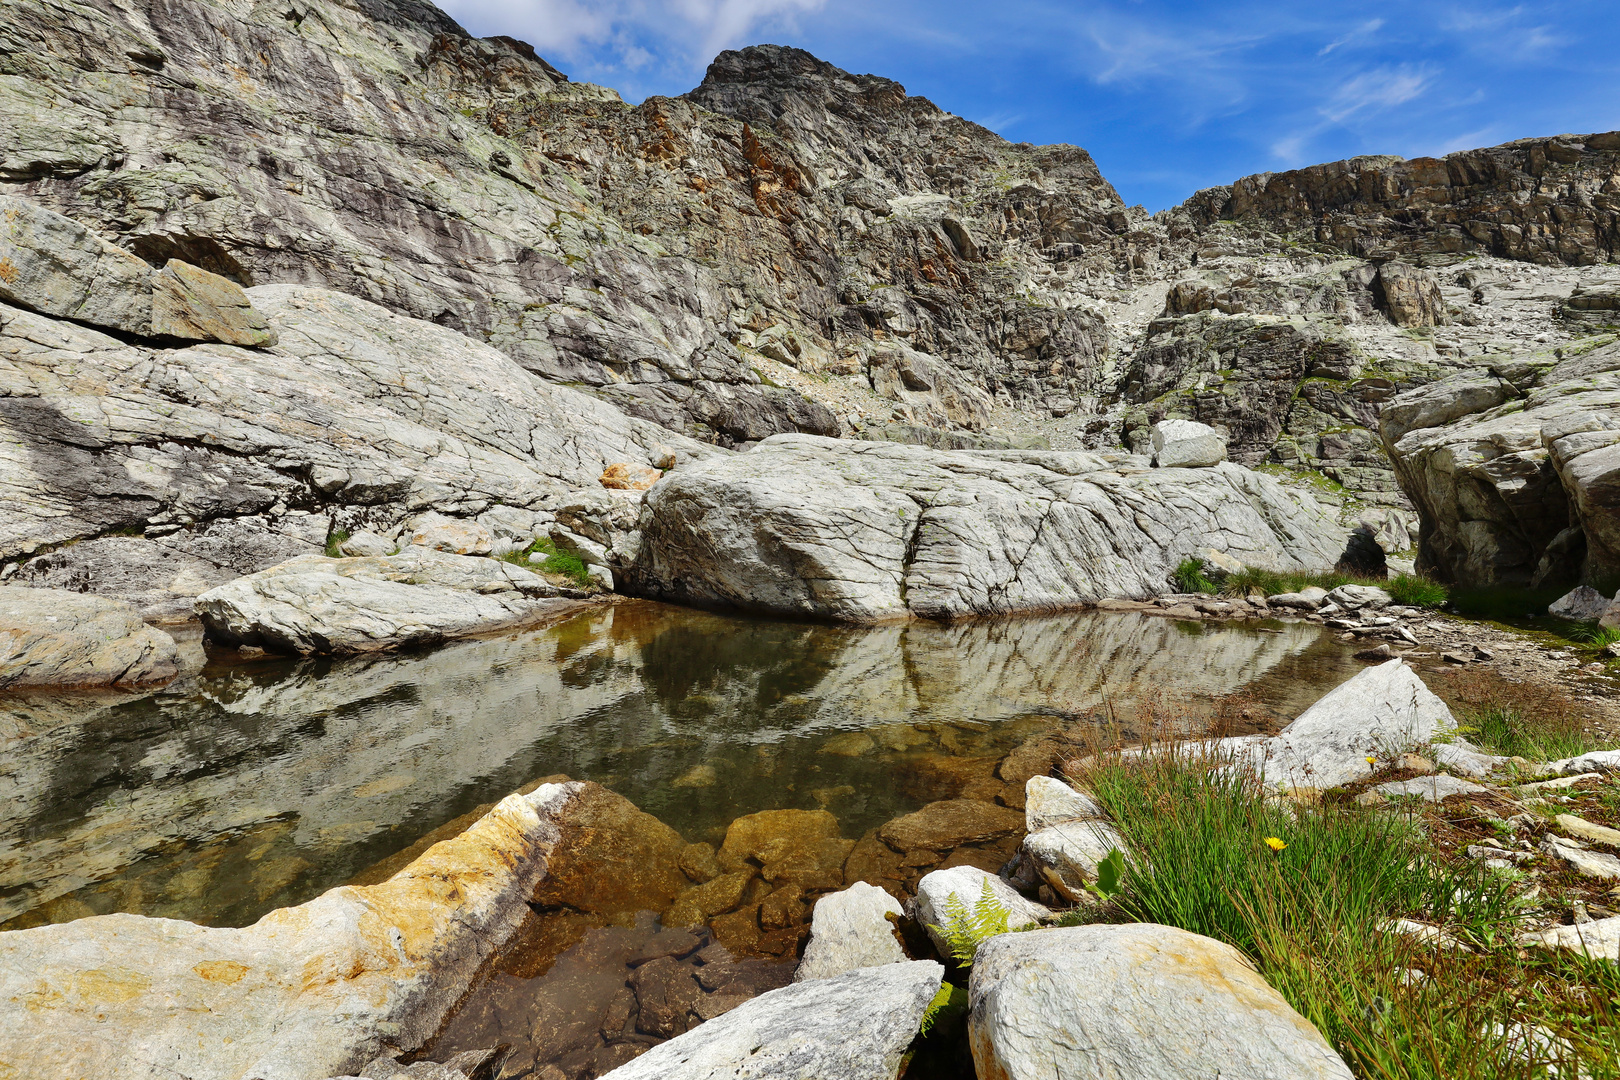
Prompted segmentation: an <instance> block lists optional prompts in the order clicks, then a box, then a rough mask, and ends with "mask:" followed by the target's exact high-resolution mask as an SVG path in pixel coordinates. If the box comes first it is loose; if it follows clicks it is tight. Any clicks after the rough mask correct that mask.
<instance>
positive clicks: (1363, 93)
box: [1321, 64, 1435, 124]
mask: <svg viewBox="0 0 1620 1080" xmlns="http://www.w3.org/2000/svg"><path fill="white" fill-rule="evenodd" d="M1434 74H1435V73H1434V72H1433V71H1431V70H1429V69H1428V68H1424V67H1412V66H1410V65H1408V64H1401V65H1399V66H1398V67H1381V68H1374V69H1373V70H1372V71H1364V72H1362V73H1361V74H1360V75H1357V76H1355V77H1354V78H1351V79H1348V80H1347V81H1345V82H1344V83H1342V84H1340V86H1339V88H1338V89H1337V90H1335V91H1334V92H1333V96H1332V97H1330V98H1328V100H1327V101H1326V102H1324V103H1323V105H1322V108H1321V113H1322V115H1323V116H1325V117H1327V118H1328V119H1329V120H1331V121H1333V122H1334V123H1335V124H1342V123H1344V122H1345V121H1346V120H1348V119H1350V118H1351V117H1353V116H1355V115H1356V114H1358V113H1363V114H1365V113H1369V112H1379V111H1382V110H1384V109H1392V108H1394V107H1395V106H1397V105H1404V104H1405V103H1406V102H1408V101H1411V100H1413V99H1414V98H1417V97H1420V96H1421V95H1422V94H1423V91H1424V90H1426V89H1427V88H1428V86H1429V84H1430V83H1431V82H1432V81H1433V80H1434Z"/></svg>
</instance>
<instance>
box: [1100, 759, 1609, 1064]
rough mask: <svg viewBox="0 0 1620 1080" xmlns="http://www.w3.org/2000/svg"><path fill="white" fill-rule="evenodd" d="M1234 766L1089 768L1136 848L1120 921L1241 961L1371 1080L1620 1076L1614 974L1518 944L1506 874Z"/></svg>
mask: <svg viewBox="0 0 1620 1080" xmlns="http://www.w3.org/2000/svg"><path fill="white" fill-rule="evenodd" d="M1228 765H1229V762H1225V761H1222V760H1219V759H1212V758H1207V757H1200V756H1197V755H1189V754H1186V753H1176V752H1161V751H1150V752H1149V753H1147V754H1145V755H1143V756H1142V757H1141V758H1138V759H1119V758H1115V759H1112V760H1110V759H1108V758H1106V757H1105V758H1094V759H1093V764H1092V765H1091V766H1089V767H1088V768H1087V769H1085V770H1084V772H1083V775H1082V776H1081V777H1080V780H1081V782H1082V783H1083V784H1084V786H1085V787H1086V788H1087V789H1088V790H1089V791H1091V792H1092V794H1093V795H1094V796H1095V797H1096V798H1097V799H1098V801H1099V802H1100V803H1102V805H1103V806H1104V807H1105V808H1106V809H1107V810H1108V811H1109V813H1110V814H1111V815H1112V816H1113V818H1114V821H1115V824H1116V825H1117V827H1118V828H1119V829H1120V831H1121V833H1122V834H1123V835H1124V836H1125V838H1126V840H1127V841H1128V843H1129V847H1130V850H1131V857H1130V861H1129V863H1128V866H1127V869H1126V874H1125V880H1124V883H1123V887H1122V891H1121V893H1120V895H1119V897H1118V898H1117V901H1116V904H1117V909H1118V910H1119V911H1120V912H1122V913H1123V915H1124V916H1125V917H1127V918H1129V919H1132V920H1140V921H1145V922H1157V923H1161V924H1167V925H1171V926H1178V927H1181V928H1183V929H1186V930H1190V931H1193V932H1195V933H1200V934H1205V935H1207V936H1210V937H1214V938H1216V939H1218V940H1221V941H1225V942H1227V943H1228V944H1231V945H1233V946H1234V947H1236V948H1238V949H1240V950H1242V951H1243V952H1244V953H1245V954H1247V956H1248V957H1249V958H1250V959H1251V960H1252V961H1253V962H1254V963H1255V964H1256V966H1257V967H1258V968H1259V970H1260V973H1261V974H1262V975H1263V976H1264V977H1265V978H1266V980H1267V981H1268V982H1269V983H1270V984H1271V985H1272V986H1274V987H1275V988H1276V989H1277V990H1278V992H1279V993H1281V994H1282V996H1283V997H1284V998H1285V999H1287V1000H1288V1002H1289V1003H1290V1004H1291V1005H1292V1006H1293V1007H1294V1008H1295V1009H1296V1010H1297V1011H1298V1012H1299V1013H1300V1014H1301V1015H1303V1016H1304V1017H1305V1018H1306V1019H1307V1020H1309V1021H1311V1022H1312V1023H1313V1024H1315V1025H1316V1026H1317V1028H1318V1029H1319V1030H1320V1031H1321V1032H1322V1034H1323V1035H1324V1036H1325V1037H1326V1038H1327V1039H1328V1041H1329V1042H1330V1043H1332V1044H1333V1046H1334V1048H1335V1049H1336V1050H1338V1051H1339V1053H1340V1054H1342V1055H1343V1056H1344V1058H1345V1060H1346V1062H1347V1063H1348V1064H1349V1065H1350V1067H1351V1069H1352V1071H1353V1072H1355V1073H1356V1075H1357V1076H1359V1077H1362V1078H1364V1080H1442V1078H1445V1080H1476V1078H1478V1080H1485V1078H1491V1080H1496V1078H1504V1080H1505V1078H1507V1077H1515V1078H1518V1077H1547V1076H1550V1075H1561V1076H1575V1075H1582V1076H1588V1077H1592V1078H1593V1080H1599V1078H1605V1077H1607V1078H1613V1077H1616V1076H1620V1056H1617V1054H1620V1051H1617V1047H1620V1039H1616V1037H1615V1036H1616V1032H1620V969H1617V966H1616V965H1613V964H1609V963H1605V962H1597V961H1590V960H1587V959H1584V958H1581V957H1577V956H1573V955H1571V954H1567V953H1538V952H1533V951H1521V950H1519V949H1518V948H1517V947H1516V945H1515V943H1514V937H1513V935H1514V932H1515V929H1516V920H1517V918H1518V917H1519V915H1520V914H1521V909H1522V908H1523V906H1524V904H1525V903H1526V901H1525V900H1524V899H1523V898H1522V896H1521V894H1520V889H1519V885H1518V883H1517V882H1516V880H1515V878H1514V876H1513V875H1511V874H1509V875H1503V874H1499V873H1497V872H1495V871H1491V870H1488V869H1486V868H1485V867H1484V865H1483V864H1482V863H1480V862H1478V861H1474V860H1466V859H1461V858H1453V857H1452V856H1449V855H1446V854H1445V853H1443V852H1441V851H1440V850H1438V849H1437V848H1435V847H1434V846H1433V845H1431V844H1430V843H1429V842H1428V840H1427V838H1426V831H1425V830H1426V823H1425V822H1424V821H1423V820H1422V819H1421V818H1418V817H1414V816H1408V815H1405V814H1402V813H1394V812H1387V811H1385V812H1371V811H1366V810H1363V809H1360V808H1358V807H1355V806H1354V805H1352V804H1350V803H1348V802H1339V801H1335V800H1327V801H1324V802H1323V803H1321V804H1319V805H1315V806H1300V805H1296V804H1294V803H1292V802H1291V801H1289V800H1283V799H1278V798H1276V797H1274V796H1272V795H1271V793H1269V792H1267V791H1266V790H1265V789H1264V788H1263V787H1262V786H1261V785H1260V784H1258V783H1257V782H1256V781H1255V780H1254V779H1253V778H1252V777H1249V776H1246V775H1244V774H1242V773H1240V772H1239V771H1237V770H1235V769H1232V768H1229V767H1226V766H1228ZM1431 812H1435V813H1438V812H1439V811H1431ZM1392 918H1412V919H1416V920H1419V921H1422V922H1424V923H1427V924H1430V925H1437V926H1440V927H1443V928H1444V931H1445V932H1446V933H1447V934H1449V935H1452V936H1453V937H1455V938H1456V939H1458V940H1460V941H1462V942H1463V943H1465V944H1467V945H1468V946H1469V947H1470V948H1471V949H1472V950H1474V951H1472V952H1471V953H1466V954H1465V953H1453V952H1447V951H1441V950H1437V949H1435V948H1434V947H1433V946H1430V945H1425V944H1422V943H1419V942H1417V941H1414V940H1413V939H1411V938H1408V937H1404V936H1401V935H1398V934H1393V933H1388V932H1384V931H1382V930H1381V929H1380V927H1381V925H1382V924H1384V923H1385V921H1386V920H1388V919H1392ZM1538 1029H1539V1030H1538ZM1530 1031H1533V1032H1534V1034H1535V1037H1534V1038H1532V1039H1526V1037H1525V1036H1526V1032H1530ZM1577 1064H1578V1065H1579V1067H1580V1070H1581V1071H1580V1072H1577V1071H1576V1069H1575V1066H1576V1065H1577ZM1549 1067H1555V1068H1556V1069H1557V1070H1558V1072H1557V1073H1556V1074H1555V1073H1552V1072H1550V1071H1549Z"/></svg>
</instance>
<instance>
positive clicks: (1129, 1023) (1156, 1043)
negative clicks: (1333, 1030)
mask: <svg viewBox="0 0 1620 1080" xmlns="http://www.w3.org/2000/svg"><path fill="white" fill-rule="evenodd" d="M968 994H969V1000H970V1004H971V1008H972V1014H971V1017H970V1019H969V1022H968V1037H969V1040H970V1043H971V1045H972V1049H973V1061H974V1064H975V1065H976V1066H977V1067H978V1073H979V1075H980V1076H986V1077H990V1076H993V1077H997V1078H1001V1080H1051V1078H1052V1077H1063V1078H1064V1080H1115V1078H1120V1077H1130V1078H1131V1080H1192V1078H1194V1077H1206V1076H1214V1075H1217V1074H1218V1075H1219V1076H1220V1077H1221V1080H1278V1078H1280V1077H1287V1078H1288V1080H1317V1078H1322V1080H1326V1078H1332V1080H1349V1078H1350V1076H1351V1073H1350V1070H1349V1069H1348V1068H1347V1067H1346V1066H1345V1064H1344V1062H1343V1061H1342V1060H1340V1058H1339V1056H1338V1055H1337V1054H1335V1053H1334V1052H1333V1049H1332V1047H1330V1046H1329V1045H1328V1043H1327V1041H1326V1040H1325V1039H1323V1038H1322V1036H1321V1033H1319V1032H1318V1031H1317V1030H1316V1028H1315V1027H1313V1026H1312V1025H1311V1023H1310V1022H1309V1021H1308V1020H1306V1019H1305V1018H1304V1017H1302V1016H1300V1015H1299V1014H1298V1013H1296V1012H1295V1011H1294V1010H1293V1009H1292V1008H1291V1007H1290V1006H1289V1005H1288V1003H1287V1002H1286V1001H1284V1000H1283V998H1282V995H1280V994H1278V993H1277V991H1275V990H1273V989H1272V988H1271V987H1270V986H1269V985H1267V983H1266V981H1265V980H1264V979H1262V978H1261V977H1260V975H1259V974H1258V973H1257V972H1256V971H1255V970H1254V968H1253V967H1252V966H1250V964H1249V962H1248V961H1247V960H1246V959H1245V958H1244V957H1243V955H1242V954H1241V953H1239V952H1238V951H1237V950H1236V949H1234V948H1232V947H1231V946H1229V945H1225V944H1222V943H1221V942H1218V941H1215V940H1213V939H1211V938H1206V937H1201V936H1199V935H1197V934H1191V933H1188V932H1187V931H1185V930H1179V929H1176V928H1174V927H1169V926H1156V925H1153V924H1150V923H1127V924H1125V925H1121V926H1107V925H1095V926H1077V927H1071V928H1065V929H1056V930H1041V931H1037V932H1034V933H1028V934H1004V935H1002V936H1000V937H996V938H992V939H991V940H990V941H988V942H986V943H985V945H984V946H983V947H982V948H981V949H980V950H979V954H978V957H977V959H976V961H975V962H974V965H973V975H972V978H971V980H970V981H969V983H968Z"/></svg>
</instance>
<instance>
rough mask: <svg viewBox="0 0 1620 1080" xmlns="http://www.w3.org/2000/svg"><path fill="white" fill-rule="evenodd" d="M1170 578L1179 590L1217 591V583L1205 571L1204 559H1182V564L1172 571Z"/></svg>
mask: <svg viewBox="0 0 1620 1080" xmlns="http://www.w3.org/2000/svg"><path fill="white" fill-rule="evenodd" d="M1170 580H1171V582H1173V583H1174V584H1175V586H1176V591H1177V592H1184V593H1195V592H1196V593H1213V592H1214V591H1215V583H1214V582H1213V581H1211V580H1209V577H1208V576H1207V575H1206V574H1205V573H1204V560H1203V559H1193V558H1187V559H1182V560H1181V563H1180V565H1178V566H1177V567H1176V568H1175V569H1174V570H1172V571H1171V572H1170Z"/></svg>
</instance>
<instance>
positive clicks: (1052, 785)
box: [1024, 776, 1108, 832]
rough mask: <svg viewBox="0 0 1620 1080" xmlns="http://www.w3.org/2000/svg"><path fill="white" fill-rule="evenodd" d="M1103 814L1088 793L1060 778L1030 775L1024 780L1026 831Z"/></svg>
mask: <svg viewBox="0 0 1620 1080" xmlns="http://www.w3.org/2000/svg"><path fill="white" fill-rule="evenodd" d="M1107 816H1108V815H1107V814H1104V813H1103V809H1102V807H1100V806H1098V805H1097V803H1096V800H1094V799H1092V797H1091V796H1090V795H1087V794H1086V793H1085V792H1083V791H1076V790H1075V789H1074V788H1072V787H1070V786H1069V785H1068V784H1066V783H1064V782H1063V781H1062V780H1056V779H1053V778H1052V777H1050V776H1032V777H1030V778H1029V779H1028V780H1026V781H1025V782H1024V828H1025V829H1026V830H1028V831H1029V832H1039V831H1040V830H1042V829H1044V828H1046V827H1047V826H1048V825H1056V824H1058V823H1059V822H1063V821H1102V820H1104V819H1105V818H1107Z"/></svg>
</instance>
